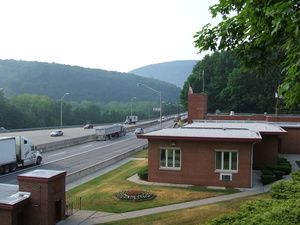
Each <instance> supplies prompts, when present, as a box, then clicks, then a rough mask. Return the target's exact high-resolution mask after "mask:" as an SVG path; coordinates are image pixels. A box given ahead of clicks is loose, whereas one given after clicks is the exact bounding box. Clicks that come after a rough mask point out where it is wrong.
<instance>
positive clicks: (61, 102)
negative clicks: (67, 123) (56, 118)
mask: <svg viewBox="0 0 300 225" xmlns="http://www.w3.org/2000/svg"><path fill="white" fill-rule="evenodd" d="M68 94H69V93H66V94H64V96H62V97H61V99H60V128H62V101H63V99H64V97H65V96H66V95H68Z"/></svg>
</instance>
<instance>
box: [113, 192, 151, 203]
mask: <svg viewBox="0 0 300 225" xmlns="http://www.w3.org/2000/svg"><path fill="white" fill-rule="evenodd" d="M114 197H115V198H116V199H118V200H121V201H130V202H141V201H148V200H152V199H153V198H155V195H154V194H152V193H151V192H149V191H141V190H126V191H120V192H117V193H115V194H114Z"/></svg>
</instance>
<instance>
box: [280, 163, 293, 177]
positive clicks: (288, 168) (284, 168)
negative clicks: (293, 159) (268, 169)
mask: <svg viewBox="0 0 300 225" xmlns="http://www.w3.org/2000/svg"><path fill="white" fill-rule="evenodd" d="M278 170H281V171H283V172H284V174H286V175H287V174H290V173H291V172H292V167H291V166H288V165H279V166H278Z"/></svg>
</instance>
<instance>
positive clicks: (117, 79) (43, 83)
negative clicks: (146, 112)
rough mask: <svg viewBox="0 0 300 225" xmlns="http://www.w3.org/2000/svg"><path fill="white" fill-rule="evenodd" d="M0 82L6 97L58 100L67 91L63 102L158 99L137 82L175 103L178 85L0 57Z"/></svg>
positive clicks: (125, 74) (103, 71) (87, 69)
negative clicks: (18, 96) (22, 96)
mask: <svg viewBox="0 0 300 225" xmlns="http://www.w3.org/2000/svg"><path fill="white" fill-rule="evenodd" d="M0 81H1V82H0V88H3V90H4V93H5V96H6V97H12V96H17V95H20V94H31V95H35V94H36V95H41V96H48V97H49V98H51V99H54V100H59V99H60V98H61V97H62V96H63V95H64V94H65V93H69V95H68V96H67V98H66V101H75V102H81V101H90V102H104V103H108V102H112V101H117V102H130V101H131V98H132V97H137V99H136V100H137V101H159V98H158V96H157V94H155V93H153V92H152V91H151V90H148V89H147V88H144V87H138V86H137V83H143V84H145V85H147V86H150V87H152V88H154V89H156V90H158V91H161V92H162V96H163V101H166V102H178V101H179V95H180V88H178V87H176V86H175V85H173V84H170V83H167V82H163V81H160V80H157V79H153V78H146V77H141V76H138V75H135V74H129V73H120V72H113V71H106V70H101V69H89V68H83V67H79V66H69V65H62V64H56V63H42V62H27V61H16V60H0Z"/></svg>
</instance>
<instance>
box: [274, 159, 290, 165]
mask: <svg viewBox="0 0 300 225" xmlns="http://www.w3.org/2000/svg"><path fill="white" fill-rule="evenodd" d="M288 162H289V161H288V160H287V159H286V158H278V159H277V163H278V164H279V163H288Z"/></svg>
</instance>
